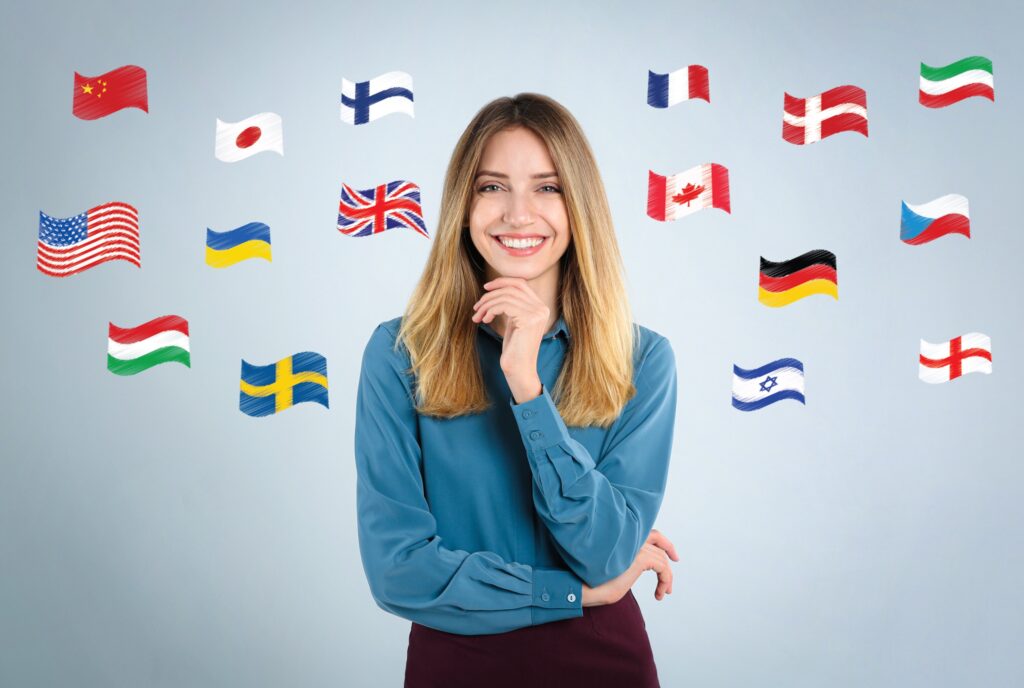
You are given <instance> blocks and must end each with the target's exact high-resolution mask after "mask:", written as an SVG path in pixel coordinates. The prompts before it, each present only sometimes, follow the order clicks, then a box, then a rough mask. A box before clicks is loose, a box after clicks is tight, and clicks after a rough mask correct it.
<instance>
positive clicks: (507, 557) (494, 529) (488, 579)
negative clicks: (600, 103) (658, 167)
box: [355, 93, 678, 688]
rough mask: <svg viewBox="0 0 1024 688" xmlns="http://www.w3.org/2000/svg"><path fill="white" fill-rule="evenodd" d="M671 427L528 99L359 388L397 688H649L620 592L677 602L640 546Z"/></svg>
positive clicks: (506, 117) (366, 503) (650, 551)
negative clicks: (646, 583) (393, 627)
mask: <svg viewBox="0 0 1024 688" xmlns="http://www.w3.org/2000/svg"><path fill="white" fill-rule="evenodd" d="M675 409H676V368H675V356H674V353H673V351H672V347H671V346H670V344H669V341H668V340H667V339H666V338H665V337H663V336H661V335H659V334H657V333H656V332H654V331H652V330H649V329H647V328H644V327H641V326H639V325H635V324H634V323H633V322H632V320H631V316H630V309H629V304H628V302H627V298H626V289H625V285H624V278H623V274H622V265H621V258H620V255H619V250H618V245H617V243H616V239H615V232H614V229H613V226H612V221H611V214H610V212H609V209H608V202H607V199H606V197H605V192H604V187H603V185H602V183H601V178H600V175H599V173H598V170H597V165H596V162H595V160H594V156H593V153H592V152H591V150H590V147H589V145H588V143H587V141H586V138H585V137H584V135H583V132H582V130H581V129H580V126H579V124H578V123H577V122H576V120H575V119H574V118H573V116H572V115H571V114H570V113H569V112H568V111H567V110H566V109H565V108H564V107H562V106H561V105H560V104H558V103H557V102H555V101H554V100H551V99H550V98H547V97H545V96H541V95H537V94H530V93H523V94H519V95H517V96H515V97H514V98H499V99H497V100H495V101H493V102H491V103H489V104H487V105H486V106H484V108H483V109H482V110H480V112H479V113H477V115H476V117H474V119H473V121H472V122H470V124H469V126H468V127H467V128H466V130H465V132H464V133H463V134H462V137H461V138H460V139H459V142H458V144H457V145H456V147H455V151H454V153H453V154H452V158H451V162H450V163H449V166H448V172H447V176H446V178H445V185H444V192H443V196H442V199H441V213H440V222H439V227H438V229H437V231H436V233H435V235H434V240H433V246H432V249H431V252H430V256H429V258H428V260H427V264H426V267H425V269H424V271H423V275H422V277H421V278H420V280H419V283H418V284H417V286H416V289H415V291H414V293H413V295H412V298H411V299H410V301H409V305H408V307H407V308H406V311H405V315H404V316H402V317H399V318H395V319H393V320H388V321H386V322H383V323H381V324H380V325H379V326H378V327H377V329H376V330H375V331H374V333H373V335H372V336H371V337H370V341H369V343H368V344H367V346H366V349H365V351H364V353H363V362H362V370H361V374H360V381H359V391H358V400H357V409H356V414H357V416H356V436H355V450H356V465H357V473H358V487H357V503H358V519H359V544H360V551H361V554H362V561H363V567H364V570H365V572H366V577H367V581H368V582H369V586H370V590H371V592H372V594H373V597H374V599H375V600H376V602H377V604H378V605H379V606H380V607H381V608H383V609H385V610H387V611H389V612H392V613H394V614H397V615H399V616H401V617H403V618H406V619H409V620H411V621H412V622H413V624H412V629H411V631H410V634H409V648H408V655H407V659H406V673H405V685H406V687H407V688H418V687H421V686H443V687H444V688H456V687H458V686H473V687H474V688H478V687H479V686H488V688H497V687H500V686H506V685H508V686H512V685H516V686H521V685H536V686H548V685H550V686H575V685H587V686H590V687H591V688H594V687H598V686H628V687H629V688H646V687H648V686H657V685H658V678H657V670H656V667H655V664H654V659H653V655H652V653H651V647H650V642H649V639H648V636H647V633H646V630H645V625H644V621H643V617H642V615H641V613H640V608H639V606H638V605H637V602H636V599H635V598H634V597H633V593H632V592H631V588H632V586H633V583H634V582H635V581H636V580H637V578H638V577H639V576H640V575H641V574H642V573H643V572H644V571H647V570H652V571H654V572H655V573H656V574H657V576H658V584H657V586H656V589H655V597H656V598H657V599H659V600H660V599H662V598H663V597H664V596H665V594H667V593H671V592H672V571H671V568H670V566H669V559H672V560H675V561H678V557H677V556H676V553H675V550H674V548H673V546H672V543H671V542H669V541H668V539H667V538H665V536H664V535H662V534H660V533H658V532H657V531H655V530H652V526H653V524H654V520H655V517H656V516H657V513H658V509H659V507H660V505H661V501H662V496H663V494H664V489H665V481H666V477H667V473H668V465H669V456H670V454H671V450H672V434H673V426H674V421H675Z"/></svg>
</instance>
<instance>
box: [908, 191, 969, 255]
mask: <svg viewBox="0 0 1024 688" xmlns="http://www.w3.org/2000/svg"><path fill="white" fill-rule="evenodd" d="M947 234H963V235H964V236H965V237H967V238H968V239H970V238H971V215H970V212H969V211H968V208H967V199H966V198H965V197H963V196H961V195H960V194H946V195H945V196H940V197H939V198H936V199H935V200H934V201H929V202H927V203H922V204H921V205H910V204H909V203H907V202H906V201H904V202H903V213H902V216H901V218H900V240H901V241H903V242H904V243H907V244H910V245H912V246H917V245H918V244H926V243H928V242H929V241H933V240H935V239H938V238H939V237H941V236H945V235H947Z"/></svg>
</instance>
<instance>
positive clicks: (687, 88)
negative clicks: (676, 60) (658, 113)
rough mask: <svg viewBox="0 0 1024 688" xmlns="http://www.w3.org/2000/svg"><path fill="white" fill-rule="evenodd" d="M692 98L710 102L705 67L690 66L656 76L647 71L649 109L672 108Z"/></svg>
mask: <svg viewBox="0 0 1024 688" xmlns="http://www.w3.org/2000/svg"><path fill="white" fill-rule="evenodd" d="M693 98H700V99H701V100H704V101H707V102H709V103H710V102H711V91H710V90H709V87H708V68H707V67H702V66H700V65H690V66H689V67H683V68H682V69H677V70H676V71H674V72H672V73H671V74H656V73H655V72H652V71H650V70H648V72H647V104H648V105H650V106H651V107H656V108H667V107H672V106H673V105H676V104H677V103H681V102H683V101H684V100H691V99H693Z"/></svg>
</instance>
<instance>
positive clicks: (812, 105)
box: [782, 86, 868, 146]
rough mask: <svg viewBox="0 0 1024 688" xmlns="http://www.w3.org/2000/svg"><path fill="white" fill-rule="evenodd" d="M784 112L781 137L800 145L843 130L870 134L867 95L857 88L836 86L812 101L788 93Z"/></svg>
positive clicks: (812, 98)
mask: <svg viewBox="0 0 1024 688" xmlns="http://www.w3.org/2000/svg"><path fill="white" fill-rule="evenodd" d="M782 109H783V111H782V138H783V139H785V140H786V141H789V142H790V143H795V144H797V145H798V146H802V145H804V144H807V143H814V142H815V141H821V140H822V139H823V138H826V137H829V136H832V134H838V133H839V132H841V131H856V132H859V133H861V134H863V135H864V136H867V135H868V96H867V93H865V91H864V89H863V88H859V87H857V86H836V87H835V88H830V89H829V90H827V91H825V92H824V93H822V94H821V95H818V96H811V97H810V98H794V97H793V96H791V95H789V94H788V93H787V94H785V100H784V102H783V105H782Z"/></svg>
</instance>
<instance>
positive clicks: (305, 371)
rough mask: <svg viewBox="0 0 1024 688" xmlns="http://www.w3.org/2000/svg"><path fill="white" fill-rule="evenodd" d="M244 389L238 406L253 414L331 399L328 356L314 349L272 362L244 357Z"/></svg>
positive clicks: (269, 412)
mask: <svg viewBox="0 0 1024 688" xmlns="http://www.w3.org/2000/svg"><path fill="white" fill-rule="evenodd" d="M241 387H242V391H241V393H240V395H239V401H238V408H239V410H240V411H241V412H242V413H245V414H247V415H250V416H269V415H271V414H273V413H277V412H279V411H283V410H285V409H286V408H290V407H291V406H294V405H295V404H301V403H302V402H304V401H315V402H316V403H318V404H320V405H322V406H324V407H326V408H330V406H329V405H328V403H327V359H326V358H324V357H323V356H321V355H320V354H317V353H313V352H312V351H303V352H302V353H298V354H295V355H294V356H289V357H288V358H285V359H282V360H280V361H278V362H277V363H272V364H271V365H265V366H257V365H252V364H251V363H248V362H246V361H245V360H244V359H243V360H242V382H241Z"/></svg>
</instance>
